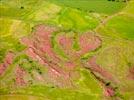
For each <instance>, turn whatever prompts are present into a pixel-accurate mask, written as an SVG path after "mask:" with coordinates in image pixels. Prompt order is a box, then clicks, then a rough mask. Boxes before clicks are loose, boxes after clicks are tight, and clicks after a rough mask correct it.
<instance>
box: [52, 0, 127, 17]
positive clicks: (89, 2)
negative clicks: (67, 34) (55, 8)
mask: <svg viewBox="0 0 134 100" xmlns="http://www.w3.org/2000/svg"><path fill="white" fill-rule="evenodd" d="M49 1H50V2H54V3H55V4H59V5H62V6H68V7H73V8H78V9H81V10H85V11H89V12H98V13H106V14H112V13H116V12H118V11H120V10H121V9H122V8H123V7H124V6H125V5H126V3H124V2H121V1H120V2H116V1H115V2H112V1H108V0H49Z"/></svg>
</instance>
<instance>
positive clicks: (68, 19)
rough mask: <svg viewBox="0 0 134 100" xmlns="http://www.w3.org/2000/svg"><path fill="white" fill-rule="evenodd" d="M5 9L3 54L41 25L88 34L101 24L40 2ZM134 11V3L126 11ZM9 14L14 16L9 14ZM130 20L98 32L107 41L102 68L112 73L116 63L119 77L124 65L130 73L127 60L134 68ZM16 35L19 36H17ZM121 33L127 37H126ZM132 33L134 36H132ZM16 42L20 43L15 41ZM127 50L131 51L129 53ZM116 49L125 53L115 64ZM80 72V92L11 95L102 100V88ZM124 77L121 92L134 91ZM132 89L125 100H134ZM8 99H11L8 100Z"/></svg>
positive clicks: (49, 90)
mask: <svg viewBox="0 0 134 100" xmlns="http://www.w3.org/2000/svg"><path fill="white" fill-rule="evenodd" d="M35 4H36V5H35ZM86 4H87V3H86ZM1 5H2V6H0V7H1V8H0V9H1V11H2V12H1V23H2V24H3V26H1V27H2V28H1V32H0V34H2V35H0V36H1V37H0V41H3V42H1V43H2V46H1V47H0V50H2V51H5V50H4V49H6V50H7V49H9V48H13V49H14V48H16V47H17V46H16V45H13V43H17V41H18V39H19V38H20V37H21V34H22V33H23V34H24V35H22V36H25V35H27V34H28V33H30V32H31V30H32V29H31V28H32V27H33V26H34V25H36V24H39V23H47V24H53V25H58V26H60V27H62V28H64V29H65V30H66V29H67V30H68V29H70V30H74V31H76V30H78V31H85V30H87V29H94V28H96V26H97V25H98V23H99V22H98V20H97V19H96V18H94V17H92V16H89V15H88V14H87V13H86V12H81V11H79V10H75V9H71V8H66V7H63V8H62V9H61V7H59V6H56V5H54V4H50V3H47V2H42V0H39V1H38V2H37V0H32V1H25V0H21V2H17V0H16V1H10V2H9V0H5V2H4V3H2V4H1ZM110 5H111V4H110ZM38 6H40V7H38ZM23 7H24V8H23ZM84 7H85V6H84ZM22 8H23V9H22ZM84 9H87V8H84ZM102 10H104V9H100V11H102ZM107 10H108V9H105V12H106V13H107V12H108V11H107ZM42 11H43V12H42ZM133 11H134V10H133V3H130V5H129V6H128V7H127V8H126V9H125V10H124V12H125V13H126V12H127V13H129V14H130V15H132V13H133ZM8 12H10V13H8ZM109 12H110V13H113V12H114V11H112V10H110V11H109ZM126 16H127V15H124V16H116V17H115V18H113V19H111V21H108V24H106V27H104V28H100V29H99V30H98V32H99V33H101V34H100V35H101V37H102V40H103V46H102V49H100V53H99V56H98V63H99V64H100V65H102V66H103V67H105V68H107V70H111V69H109V67H107V65H109V64H111V63H112V64H113V63H114V64H115V66H118V69H115V70H111V71H112V73H115V71H116V70H118V71H120V69H122V65H123V71H124V70H126V69H127V68H128V66H127V62H126V59H127V60H128V62H130V63H132V64H133V61H134V60H133V59H134V58H133V57H132V56H131V55H132V54H133V50H134V48H133V41H130V39H131V40H132V39H133V38H132V37H133V34H132V32H133V28H132V25H131V23H130V24H129V23H126V22H130V21H132V20H131V18H132V17H130V16H127V17H126ZM118 18H119V19H120V20H119V23H118ZM132 19H133V18H132ZM113 22H114V23H113ZM115 23H116V24H115ZM117 23H118V25H117ZM120 23H121V24H120ZM132 23H133V22H132ZM122 24H123V25H122ZM18 25H19V26H21V27H16V28H15V29H14V27H13V26H18ZM124 26H125V27H124ZM126 26H127V27H128V26H130V27H129V28H130V30H131V31H130V30H128V29H127V28H126ZM111 27H112V29H115V30H117V31H118V34H117V35H115V34H114V31H113V30H111ZM5 28H6V29H5ZM24 28H26V29H25V31H24V30H22V29H24ZM107 28H108V29H107ZM109 28H110V29H109ZM122 29H123V30H122ZM18 30H19V31H20V33H21V34H20V33H16V32H18ZM14 32H15V33H16V34H17V35H16V34H14ZM108 33H111V34H112V36H111V34H108ZM119 33H120V34H119ZM121 33H122V34H123V36H122V34H121ZM128 33H129V34H130V35H131V36H130V35H128ZM18 34H19V35H18ZM127 35H128V36H127ZM11 36H13V37H14V38H16V36H19V37H17V38H16V39H14V38H13V39H12V38H11ZM125 39H129V40H125ZM14 40H16V41H14ZM5 41H9V42H7V44H9V43H11V45H13V46H10V45H9V46H8V45H7V44H6V43H5ZM13 41H14V42H13ZM117 44H118V46H117ZM19 46H20V45H19ZM127 47H130V48H129V50H128V48H127ZM1 48H2V49H1ZM110 48H112V49H110ZM113 48H115V49H113ZM116 48H119V49H121V52H120V54H119V58H118V59H120V60H119V61H120V62H116V61H115V60H114V59H115V58H116V57H114V56H115V53H116V52H118V49H117V51H116ZM109 49H110V50H109ZM114 52H115V53H114ZM1 53H2V54H0V55H2V56H1V58H3V54H4V53H3V52H1ZM124 54H125V58H126V59H125V58H124V56H123V55H124ZM104 55H107V56H104ZM120 55H121V56H120ZM106 58H108V61H107V60H106ZM100 59H101V60H100ZM118 59H117V60H118ZM20 60H21V59H20ZM105 61H107V62H105ZM118 64H119V65H118ZM79 72H80V73H81V77H80V79H79V80H77V81H76V84H77V86H78V87H79V89H76V90H75V89H74V90H71V89H59V88H54V89H52V88H51V87H49V86H38V85H37V86H31V87H29V88H26V89H22V90H21V89H18V90H17V91H16V90H15V91H13V90H11V91H12V92H14V93H23V94H32V95H39V96H44V97H47V98H50V99H52V100H53V99H54V100H55V98H59V99H61V98H62V99H63V98H64V100H68V99H69V100H74V99H77V100H83V99H84V100H89V98H92V100H99V99H100V98H101V97H100V96H101V95H102V89H101V88H100V85H99V84H98V82H97V81H96V80H95V79H94V78H93V77H92V75H91V74H90V73H88V72H87V71H86V70H79ZM124 73H125V72H121V73H119V74H118V73H117V74H118V75H117V77H118V78H119V79H120V80H121V81H123V82H126V83H125V84H121V85H120V84H119V87H121V89H122V88H123V87H124V86H128V85H129V86H130V87H129V88H132V89H133V85H132V83H133V82H129V81H128V82H127V81H124V80H126V79H122V78H120V76H122V74H124ZM9 76H10V74H9V73H7V77H9ZM3 79H4V78H3ZM9 81H10V80H9ZM3 82H6V80H3ZM9 83H10V82H9ZM92 84H94V85H92ZM129 88H128V90H127V91H128V94H125V96H124V98H126V99H127V98H131V97H132V95H131V94H132V92H131V91H130V90H129ZM0 91H1V94H8V93H9V92H10V91H9V90H6V89H5V90H4V89H0ZM37 91H38V93H37ZM129 91H130V92H129ZM44 94H45V95H44ZM98 94H99V95H98ZM65 95H66V96H65ZM2 97H3V96H2ZM5 98H10V96H9V97H5ZM26 98H27V97H26ZM28 98H29V97H28ZM17 99H18V98H17ZM17 99H16V100H17ZM37 100H38V99H37Z"/></svg>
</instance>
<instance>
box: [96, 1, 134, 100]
mask: <svg viewBox="0 0 134 100" xmlns="http://www.w3.org/2000/svg"><path fill="white" fill-rule="evenodd" d="M133 6H134V2H133V1H131V2H130V3H129V4H128V6H127V7H126V8H125V9H124V10H123V11H122V12H121V13H119V14H116V15H115V16H113V17H112V18H110V19H108V20H107V21H106V23H105V24H104V25H102V26H100V27H99V28H97V32H98V33H99V35H100V37H102V41H103V44H102V48H101V50H100V52H99V54H98V58H97V59H98V60H97V62H98V64H100V65H101V66H102V67H104V68H106V69H107V70H109V71H110V72H111V73H113V75H114V76H115V77H116V78H117V79H118V80H119V83H118V85H117V87H118V88H119V90H120V91H121V93H122V94H123V96H122V97H123V98H124V99H125V100H131V99H133V98H134V96H133V95H132V94H133V93H134V91H133V89H134V86H133V84H134V81H133V80H131V79H129V78H128V76H127V75H128V73H129V68H130V67H132V66H133V65H134V62H133V61H134V56H133V55H134V45H133V44H134V30H133V26H134V22H133V20H134V16H133V10H134V8H133ZM123 90H125V91H126V92H123Z"/></svg>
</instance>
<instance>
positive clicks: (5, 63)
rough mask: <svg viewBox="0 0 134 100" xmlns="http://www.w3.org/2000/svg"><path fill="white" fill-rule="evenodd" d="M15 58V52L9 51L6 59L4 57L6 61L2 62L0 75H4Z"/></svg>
mask: <svg viewBox="0 0 134 100" xmlns="http://www.w3.org/2000/svg"><path fill="white" fill-rule="evenodd" d="M13 58H14V54H13V53H12V52H8V53H7V55H6V57H5V59H4V63H2V64H0V75H2V74H3V73H4V72H5V71H6V69H7V67H8V66H9V65H10V64H12V61H13Z"/></svg>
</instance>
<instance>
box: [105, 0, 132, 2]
mask: <svg viewBox="0 0 134 100" xmlns="http://www.w3.org/2000/svg"><path fill="white" fill-rule="evenodd" d="M108 1H115V2H128V1H130V0H108Z"/></svg>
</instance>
